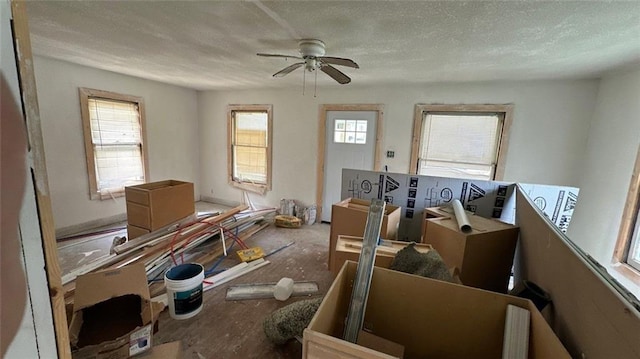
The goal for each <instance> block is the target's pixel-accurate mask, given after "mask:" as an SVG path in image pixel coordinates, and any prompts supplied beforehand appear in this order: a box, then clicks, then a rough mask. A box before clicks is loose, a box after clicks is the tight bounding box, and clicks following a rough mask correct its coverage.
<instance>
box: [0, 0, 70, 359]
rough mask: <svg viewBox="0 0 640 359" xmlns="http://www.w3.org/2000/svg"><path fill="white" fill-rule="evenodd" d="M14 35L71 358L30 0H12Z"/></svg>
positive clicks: (57, 321)
mask: <svg viewBox="0 0 640 359" xmlns="http://www.w3.org/2000/svg"><path fill="white" fill-rule="evenodd" d="M11 13H12V16H13V36H14V38H15V40H14V41H15V42H14V43H15V51H16V59H17V62H18V73H19V80H20V89H21V97H22V102H23V110H24V118H25V121H26V124H27V134H28V138H29V148H30V152H31V155H32V158H33V163H32V171H31V172H32V174H33V177H34V179H33V182H34V184H35V192H36V202H37V204H38V216H39V220H40V232H41V234H42V244H43V249H44V257H45V258H44V259H45V266H46V268H45V270H46V273H47V280H48V282H49V283H48V285H49V293H50V300H51V310H52V314H53V324H54V330H55V335H56V344H57V352H58V357H59V358H71V347H70V345H69V330H68V329H67V314H66V309H65V301H64V288H63V287H62V279H61V273H62V271H61V270H60V264H59V263H58V247H57V244H56V237H55V229H54V228H55V226H54V224H53V215H52V211H51V198H50V194H49V182H48V178H47V168H46V161H45V155H44V143H43V141H42V129H41V127H40V112H39V107H38V96H37V91H36V80H35V72H34V69H33V56H32V53H31V39H30V37H29V24H28V20H27V10H26V2H24V1H12V2H11Z"/></svg>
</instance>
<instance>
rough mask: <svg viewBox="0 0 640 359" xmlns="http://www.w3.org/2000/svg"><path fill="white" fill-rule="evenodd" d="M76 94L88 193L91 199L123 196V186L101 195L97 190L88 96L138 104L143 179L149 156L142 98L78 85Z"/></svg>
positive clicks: (147, 168)
mask: <svg viewBox="0 0 640 359" xmlns="http://www.w3.org/2000/svg"><path fill="white" fill-rule="evenodd" d="M78 94H79V95H80V114H81V117H82V130H83V133H84V149H85V154H86V156H85V157H86V158H87V174H88V176H89V195H90V197H91V199H92V200H96V199H107V198H111V195H113V196H114V197H123V196H124V188H122V191H118V192H111V194H110V195H108V196H107V195H101V194H100V192H99V191H98V181H97V179H96V171H95V168H96V163H95V153H94V152H93V141H92V140H91V117H90V115H89V99H90V98H100V99H104V100H111V101H122V102H129V103H135V104H136V105H137V106H138V114H139V115H140V130H141V132H142V134H141V135H142V166H143V171H144V178H145V181H146V180H148V179H149V160H148V158H149V156H148V155H147V146H146V144H147V131H146V121H145V109H144V99H143V98H142V97H138V96H133V95H123V94H119V93H116V92H109V91H103V90H95V89H89V88H84V87H80V88H79V89H78Z"/></svg>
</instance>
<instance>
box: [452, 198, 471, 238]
mask: <svg viewBox="0 0 640 359" xmlns="http://www.w3.org/2000/svg"><path fill="white" fill-rule="evenodd" d="M452 205H453V213H454V214H455V215H456V221H457V222H458V228H459V229H460V231H462V232H463V233H468V232H471V223H469V218H467V213H466V212H465V211H464V208H462V203H461V202H460V200H457V199H454V200H453V202H452Z"/></svg>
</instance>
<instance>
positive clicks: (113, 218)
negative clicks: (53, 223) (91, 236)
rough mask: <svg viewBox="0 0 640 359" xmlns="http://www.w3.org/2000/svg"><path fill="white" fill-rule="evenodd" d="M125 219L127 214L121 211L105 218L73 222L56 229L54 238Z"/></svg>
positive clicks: (124, 220)
mask: <svg viewBox="0 0 640 359" xmlns="http://www.w3.org/2000/svg"><path fill="white" fill-rule="evenodd" d="M126 221H127V214H126V213H121V214H117V215H115V216H111V217H107V218H99V219H96V220H93V221H89V222H84V223H80V224H74V225H73V226H68V227H63V228H58V229H56V238H64V237H68V236H72V235H75V234H80V233H83V232H86V231H90V230H92V229H96V228H100V227H104V226H108V225H111V224H115V223H119V222H126Z"/></svg>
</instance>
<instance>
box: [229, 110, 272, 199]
mask: <svg viewBox="0 0 640 359" xmlns="http://www.w3.org/2000/svg"><path fill="white" fill-rule="evenodd" d="M229 111H230V113H229V118H230V123H229V126H230V139H229V142H230V156H229V157H230V158H229V162H230V172H231V173H230V178H231V182H232V184H237V185H241V187H242V188H244V189H249V190H256V191H257V192H260V193H264V192H265V191H266V190H267V189H269V188H270V184H271V180H270V178H271V133H270V132H271V107H270V105H247V106H243V105H233V106H230V110H229Z"/></svg>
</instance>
